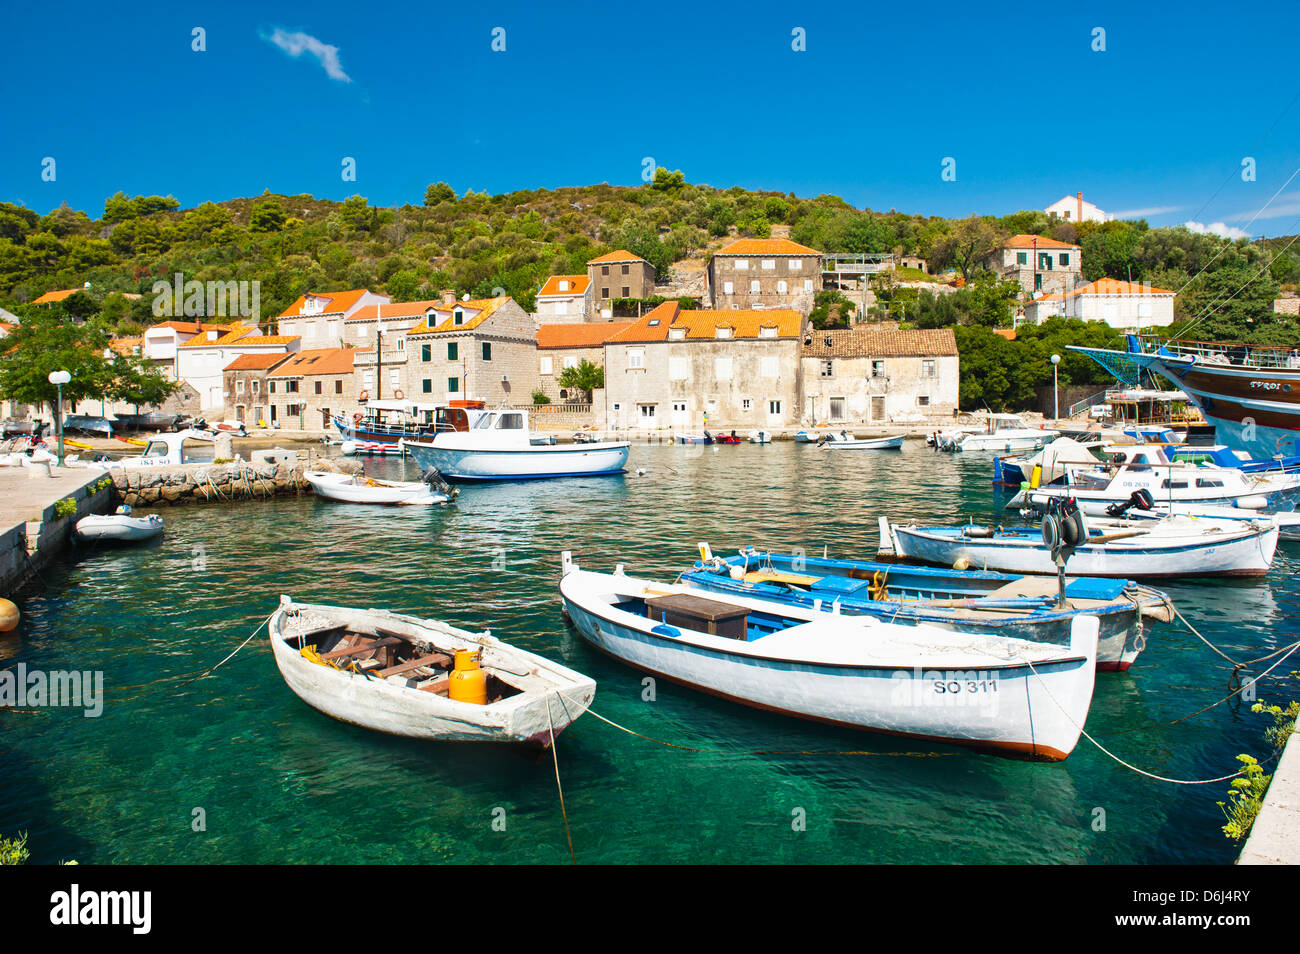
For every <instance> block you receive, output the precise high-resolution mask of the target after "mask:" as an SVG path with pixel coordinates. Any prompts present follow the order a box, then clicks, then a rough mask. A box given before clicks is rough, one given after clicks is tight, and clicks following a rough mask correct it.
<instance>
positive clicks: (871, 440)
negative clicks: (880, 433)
mask: <svg viewBox="0 0 1300 954" xmlns="http://www.w3.org/2000/svg"><path fill="white" fill-rule="evenodd" d="M905 440H907V435H906V434H897V435H895V436H893V437H864V438H861V439H858V438H853V437H835V436H833V435H828V436H827V437H825V438H823V440H822V441H819V443H820V444H821V446H822V447H824V448H825V449H826V450H833V451H839V450H902V449H903V441H905Z"/></svg>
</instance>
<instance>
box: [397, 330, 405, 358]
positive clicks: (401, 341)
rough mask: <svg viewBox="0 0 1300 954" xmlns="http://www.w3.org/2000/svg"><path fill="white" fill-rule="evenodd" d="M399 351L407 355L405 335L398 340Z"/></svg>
mask: <svg viewBox="0 0 1300 954" xmlns="http://www.w3.org/2000/svg"><path fill="white" fill-rule="evenodd" d="M397 350H398V351H399V352H401V353H402V354H406V336H405V335H403V336H402V337H400V338H398V339H397Z"/></svg>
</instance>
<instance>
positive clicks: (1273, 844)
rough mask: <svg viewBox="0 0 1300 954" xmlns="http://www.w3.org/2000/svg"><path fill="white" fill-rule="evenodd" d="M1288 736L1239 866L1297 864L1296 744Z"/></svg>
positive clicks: (1299, 780)
mask: <svg viewBox="0 0 1300 954" xmlns="http://www.w3.org/2000/svg"><path fill="white" fill-rule="evenodd" d="M1296 735H1297V733H1292V735H1291V738H1290V739H1289V740H1288V741H1287V745H1286V748H1284V749H1283V750H1282V757H1281V758H1279V759H1278V761H1277V768H1276V769H1275V770H1274V771H1273V781H1272V782H1270V783H1269V786H1268V792H1267V793H1265V795H1264V807H1263V808H1261V809H1260V810H1259V816H1258V817H1257V818H1256V819H1255V824H1254V825H1253V826H1251V829H1250V837H1249V838H1247V839H1246V845H1245V847H1244V848H1242V849H1241V856H1240V857H1239V858H1238V859H1237V864H1239V865H1296V864H1300V742H1297V741H1296Z"/></svg>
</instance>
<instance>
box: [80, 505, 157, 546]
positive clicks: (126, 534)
mask: <svg viewBox="0 0 1300 954" xmlns="http://www.w3.org/2000/svg"><path fill="white" fill-rule="evenodd" d="M76 531H77V536H78V537H80V538H81V539H82V540H86V541H92V542H95V543H140V542H142V541H144V540H152V539H153V538H154V537H156V536H158V535H159V534H161V533H162V532H163V518H162V517H160V516H158V514H156V513H151V514H149V516H147V517H133V516H131V508H130V506H128V505H127V504H123V505H122V506H120V507H118V508H117V511H116V512H114V513H111V514H89V515H87V516H85V517H82V518H81V519H80V520H78V521H77V526H76Z"/></svg>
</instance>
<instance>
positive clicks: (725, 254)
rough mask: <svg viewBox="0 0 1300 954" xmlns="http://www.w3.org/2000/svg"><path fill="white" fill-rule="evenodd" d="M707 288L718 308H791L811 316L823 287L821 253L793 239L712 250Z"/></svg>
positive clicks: (741, 241)
mask: <svg viewBox="0 0 1300 954" xmlns="http://www.w3.org/2000/svg"><path fill="white" fill-rule="evenodd" d="M706 290H707V298H708V301H709V303H710V304H711V305H712V306H713V307H714V308H716V309H724V310H725V309H752V310H760V309H773V308H790V309H793V310H795V311H797V312H799V313H800V314H801V315H805V316H806V315H807V314H808V313H809V312H810V311H812V308H813V299H814V298H815V297H816V295H817V293H818V292H819V291H821V290H822V253H821V252H818V251H817V250H816V249H811V248H809V247H808V246H806V245H800V244H799V243H798V242H792V241H790V240H789V239H779V238H778V239H737V240H736V241H734V242H732V243H731V244H730V245H727V246H725V247H724V248H721V249H719V250H718V251H716V252H714V253H713V257H712V258H711V259H710V260H709V267H708V273H707V276H706Z"/></svg>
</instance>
